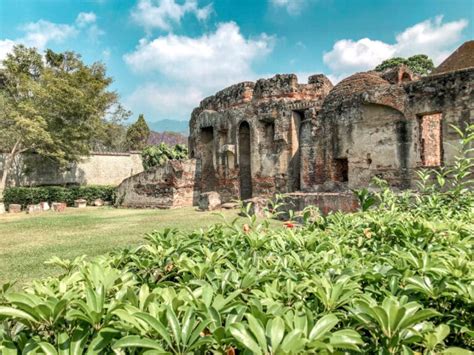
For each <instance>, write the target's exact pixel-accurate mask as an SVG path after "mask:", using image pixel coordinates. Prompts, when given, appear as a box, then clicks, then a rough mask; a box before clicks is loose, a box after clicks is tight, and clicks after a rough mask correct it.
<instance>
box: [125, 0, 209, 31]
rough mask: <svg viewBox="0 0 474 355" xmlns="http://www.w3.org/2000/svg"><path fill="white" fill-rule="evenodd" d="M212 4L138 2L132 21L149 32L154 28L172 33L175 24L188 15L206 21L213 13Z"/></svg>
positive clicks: (163, 0) (169, 0)
mask: <svg viewBox="0 0 474 355" xmlns="http://www.w3.org/2000/svg"><path fill="white" fill-rule="evenodd" d="M212 11H213V10H212V4H209V5H207V6H204V7H199V6H198V2H197V0H185V2H184V3H183V4H179V3H177V2H176V0H138V4H137V6H136V7H135V8H134V9H133V11H132V15H131V16H132V19H133V21H135V22H136V23H137V24H139V25H140V26H143V27H144V28H145V29H146V30H147V31H149V30H151V29H153V28H159V29H161V30H165V31H170V30H171V29H172V27H173V25H174V24H179V23H180V22H181V19H182V18H183V17H184V15H186V14H188V13H189V14H194V15H195V16H196V18H197V19H198V20H200V21H205V20H207V19H208V18H209V16H210V15H211V13H212Z"/></svg>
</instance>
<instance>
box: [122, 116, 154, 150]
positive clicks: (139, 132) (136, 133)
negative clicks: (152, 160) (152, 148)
mask: <svg viewBox="0 0 474 355" xmlns="http://www.w3.org/2000/svg"><path fill="white" fill-rule="evenodd" d="M149 136H150V128H149V127H148V125H147V123H146V121H145V117H143V114H140V115H139V116H138V120H137V122H135V123H134V124H132V125H131V126H130V127H129V128H128V130H127V143H128V148H129V149H130V150H142V149H144V148H145V147H146V145H147V141H148V137H149Z"/></svg>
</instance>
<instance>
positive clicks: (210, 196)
mask: <svg viewBox="0 0 474 355" xmlns="http://www.w3.org/2000/svg"><path fill="white" fill-rule="evenodd" d="M198 204H199V209H200V210H201V211H212V210H215V209H216V208H218V207H219V206H220V205H221V196H220V195H219V193H217V192H215V191H211V192H204V193H202V194H200V195H199V201H198Z"/></svg>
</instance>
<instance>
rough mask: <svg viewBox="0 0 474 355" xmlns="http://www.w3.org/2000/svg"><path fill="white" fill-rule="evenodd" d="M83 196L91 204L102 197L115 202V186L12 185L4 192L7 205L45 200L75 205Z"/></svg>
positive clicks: (24, 204) (35, 202)
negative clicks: (75, 201)
mask: <svg viewBox="0 0 474 355" xmlns="http://www.w3.org/2000/svg"><path fill="white" fill-rule="evenodd" d="M80 198H83V199H85V200H87V202H88V203H89V204H91V203H93V202H94V200H95V199H98V198H100V199H102V200H104V201H108V202H111V203H113V202H114V199H115V187H114V186H94V185H90V186H73V187H60V186H43V187H10V188H7V189H6V190H5V192H4V197H3V200H4V202H5V204H6V205H9V204H12V203H17V204H20V205H22V206H23V207H26V206H27V205H29V204H37V203H40V202H43V201H46V202H49V203H52V202H66V203H67V204H68V205H70V206H71V205H73V204H74V200H77V199H80Z"/></svg>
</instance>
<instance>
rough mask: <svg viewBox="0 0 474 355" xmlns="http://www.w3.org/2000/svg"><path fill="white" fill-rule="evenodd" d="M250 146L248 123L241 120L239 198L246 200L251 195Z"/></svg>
mask: <svg viewBox="0 0 474 355" xmlns="http://www.w3.org/2000/svg"><path fill="white" fill-rule="evenodd" d="M251 157H252V148H251V144H250V125H249V123H248V122H247V121H242V123H241V124H240V126H239V170H240V198H241V199H242V200H246V199H249V198H251V197H252V164H251V162H252V159H251Z"/></svg>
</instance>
